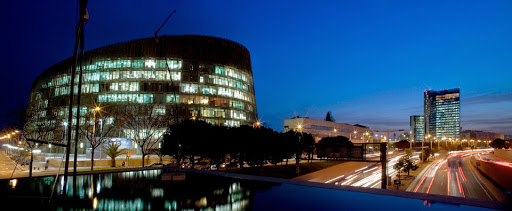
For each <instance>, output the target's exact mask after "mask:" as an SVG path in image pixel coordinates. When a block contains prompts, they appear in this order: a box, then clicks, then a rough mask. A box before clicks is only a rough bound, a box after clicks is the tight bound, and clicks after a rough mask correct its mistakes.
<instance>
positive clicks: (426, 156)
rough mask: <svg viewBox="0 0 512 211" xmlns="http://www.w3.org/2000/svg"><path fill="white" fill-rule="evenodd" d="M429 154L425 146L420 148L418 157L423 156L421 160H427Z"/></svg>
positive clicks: (428, 149)
mask: <svg viewBox="0 0 512 211" xmlns="http://www.w3.org/2000/svg"><path fill="white" fill-rule="evenodd" d="M429 156H430V148H425V149H423V150H421V155H420V158H423V162H425V161H427V159H428V157H429Z"/></svg>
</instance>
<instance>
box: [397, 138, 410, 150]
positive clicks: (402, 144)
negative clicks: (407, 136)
mask: <svg viewBox="0 0 512 211" xmlns="http://www.w3.org/2000/svg"><path fill="white" fill-rule="evenodd" d="M393 145H395V147H396V148H398V149H405V148H410V146H411V145H410V143H409V141H407V140H401V141H399V142H396V143H394V144H393Z"/></svg>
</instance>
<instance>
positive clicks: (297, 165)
mask: <svg viewBox="0 0 512 211" xmlns="http://www.w3.org/2000/svg"><path fill="white" fill-rule="evenodd" d="M297 131H298V132H300V136H299V141H298V142H297V149H296V154H295V173H296V174H297V176H298V175H300V152H299V151H300V150H299V149H300V138H301V137H302V125H301V124H299V125H297Z"/></svg>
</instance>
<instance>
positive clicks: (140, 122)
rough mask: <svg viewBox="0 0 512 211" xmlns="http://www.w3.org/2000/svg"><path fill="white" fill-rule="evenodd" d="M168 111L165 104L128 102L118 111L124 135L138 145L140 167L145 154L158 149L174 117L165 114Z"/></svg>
mask: <svg viewBox="0 0 512 211" xmlns="http://www.w3.org/2000/svg"><path fill="white" fill-rule="evenodd" d="M169 111H171V110H170V109H167V108H166V106H165V104H164V105H160V104H130V105H127V106H126V107H125V109H123V110H121V111H120V112H119V113H120V114H121V115H118V116H119V117H122V118H123V120H122V121H121V122H122V126H123V128H126V130H125V134H126V136H127V137H128V138H130V139H132V140H133V141H134V142H135V143H136V144H137V146H138V147H140V151H141V154H142V167H144V164H145V163H144V159H145V158H146V156H147V155H149V154H152V153H153V152H154V151H155V150H157V149H158V146H159V144H160V142H161V141H162V140H163V137H164V134H165V132H166V129H167V127H169V125H170V124H171V122H172V120H173V119H174V118H171V117H170V115H166V113H167V112H169Z"/></svg>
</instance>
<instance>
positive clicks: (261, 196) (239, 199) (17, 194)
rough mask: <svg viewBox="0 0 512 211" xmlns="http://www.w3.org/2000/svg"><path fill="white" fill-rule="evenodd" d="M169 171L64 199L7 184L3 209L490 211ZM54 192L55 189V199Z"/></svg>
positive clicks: (107, 178)
mask: <svg viewBox="0 0 512 211" xmlns="http://www.w3.org/2000/svg"><path fill="white" fill-rule="evenodd" d="M163 173H164V172H163V170H161V169H157V170H143V171H130V172H117V173H102V174H89V175H79V176H77V190H76V195H77V197H76V198H75V199H73V197H72V195H73V187H72V184H73V181H72V180H71V177H69V178H70V180H69V184H68V188H69V189H68V190H69V191H68V193H67V195H66V196H64V195H62V190H63V177H62V176H59V178H58V179H57V180H55V176H53V177H38V178H32V179H28V178H23V179H17V180H1V185H3V186H1V187H2V188H4V191H3V192H2V195H1V197H0V200H1V201H2V202H3V203H2V205H3V206H6V205H8V206H9V207H13V208H18V209H19V210H30V209H34V210H36V209H37V210H68V209H72V208H78V210H93V209H97V210H382V209H405V210H413V209H436V210H438V209H453V208H457V209H461V208H462V209H466V210H484V209H486V208H481V207H473V206H467V205H454V204H450V203H440V202H426V201H424V200H421V199H412V198H403V197H397V196H389V195H379V194H371V193H363V192H352V191H347V190H336V189H326V188H319V187H310V186H302V185H296V184H288V183H277V182H268V181H260V180H253V179H239V178H233V177H224V176H216V175H210V174H202V173H196V172H187V173H186V180H185V181H184V182H176V183H173V182H169V181H162V180H161V176H162V174H163ZM52 187H55V189H54V190H55V191H54V193H53V197H52V200H50V197H51V196H52V191H51V190H52Z"/></svg>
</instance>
